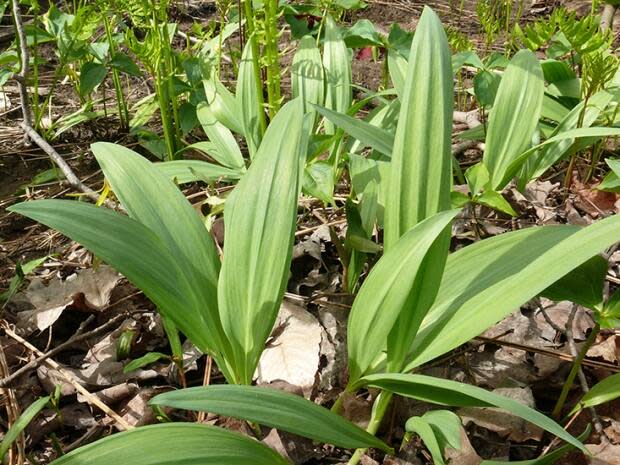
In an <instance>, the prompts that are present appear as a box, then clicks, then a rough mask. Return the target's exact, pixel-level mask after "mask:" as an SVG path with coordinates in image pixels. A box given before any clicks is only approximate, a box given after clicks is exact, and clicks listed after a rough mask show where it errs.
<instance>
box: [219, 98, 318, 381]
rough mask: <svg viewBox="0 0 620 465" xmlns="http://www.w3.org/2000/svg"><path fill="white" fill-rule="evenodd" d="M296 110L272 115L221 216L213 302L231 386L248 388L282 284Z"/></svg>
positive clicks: (296, 150)
mask: <svg viewBox="0 0 620 465" xmlns="http://www.w3.org/2000/svg"><path fill="white" fill-rule="evenodd" d="M302 108H303V104H302V102H301V100H299V99H297V100H293V101H291V102H289V103H287V104H286V105H285V106H284V107H282V109H281V110H280V111H279V112H278V114H277V116H276V118H274V119H273V121H272V122H271V124H270V125H269V128H268V130H267V132H266V133H265V137H264V139H263V143H262V144H261V146H260V148H259V149H258V152H257V153H256V155H255V157H254V160H253V161H252V164H251V165H250V168H249V169H248V171H247V173H246V174H245V175H244V176H243V178H242V179H241V181H240V182H239V184H237V186H236V187H235V189H234V191H233V192H232V194H231V195H230V196H229V197H228V199H227V201H226V206H225V209H224V224H225V229H226V240H225V242H224V263H223V266H222V272H221V274H220V280H219V288H218V298H219V305H220V316H221V319H222V323H223V325H224V329H225V331H226V334H227V335H228V338H229V339H230V342H231V344H232V353H231V354H230V356H229V359H230V360H231V361H234V362H233V364H234V366H235V370H236V376H237V379H236V382H237V383H244V384H249V383H250V382H251V381H252V375H253V374H254V369H255V367H256V364H257V363H258V358H259V357H260V354H261V352H262V350H263V348H264V345H265V341H266V340H267V337H268V336H269V333H270V332H271V329H272V327H273V324H274V322H275V319H276V316H277V314H278V309H279V307H280V303H281V301H282V296H283V293H284V287H285V284H286V280H287V279H288V270H289V266H290V261H291V254H292V245H293V238H294V232H295V224H296V220H297V200H298V197H299V192H300V189H301V175H302V168H301V164H302V163H304V162H305V160H304V157H305V154H306V147H305V145H306V144H305V140H306V138H305V132H304V131H305V130H304V125H303V120H304V118H303V112H302Z"/></svg>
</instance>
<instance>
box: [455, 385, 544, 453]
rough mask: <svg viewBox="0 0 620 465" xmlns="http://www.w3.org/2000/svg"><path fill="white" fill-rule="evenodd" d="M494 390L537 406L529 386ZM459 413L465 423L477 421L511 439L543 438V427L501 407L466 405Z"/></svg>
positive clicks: (480, 424)
mask: <svg viewBox="0 0 620 465" xmlns="http://www.w3.org/2000/svg"><path fill="white" fill-rule="evenodd" d="M493 392H494V393H495V394H499V395H502V396H505V397H508V398H510V399H513V400H516V401H518V402H521V403H522V404H524V405H527V406H528V407H532V408H535V407H536V406H535V402H534V395H533V394H532V391H531V389H530V388H529V387H523V388H520V387H516V388H498V389H494V390H493ZM458 414H459V416H460V417H461V419H462V420H463V424H465V425H467V424H469V423H475V424H476V425H478V426H481V427H483V428H486V429H488V430H490V431H493V432H495V433H497V434H499V435H500V436H501V437H507V438H508V439H509V440H511V441H515V442H524V441H527V440H530V439H534V440H536V441H538V440H540V439H541V438H542V434H543V430H542V429H540V428H539V427H537V426H535V425H532V424H531V423H529V422H527V421H525V420H523V419H522V418H520V417H517V416H515V415H512V414H511V413H509V412H507V411H505V410H502V409H499V408H494V407H482V408H474V407H464V408H462V409H459V411H458Z"/></svg>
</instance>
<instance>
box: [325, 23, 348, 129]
mask: <svg viewBox="0 0 620 465" xmlns="http://www.w3.org/2000/svg"><path fill="white" fill-rule="evenodd" d="M324 25H325V39H324V45H323V69H324V71H325V107H326V108H327V109H329V110H333V111H336V112H339V113H344V112H346V111H347V110H348V109H349V106H351V60H350V58H349V51H348V49H347V46H346V44H345V43H344V40H342V34H341V33H340V29H339V28H338V26H337V25H336V23H335V21H334V20H333V19H332V17H331V16H329V15H328V16H327V17H326V18H325V23H324ZM335 131H336V128H335V126H334V124H333V123H331V122H330V121H326V122H325V133H326V134H334V133H335Z"/></svg>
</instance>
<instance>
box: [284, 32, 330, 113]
mask: <svg viewBox="0 0 620 465" xmlns="http://www.w3.org/2000/svg"><path fill="white" fill-rule="evenodd" d="M291 86H292V90H293V98H297V97H300V98H301V100H302V102H303V104H304V113H310V112H313V111H314V109H313V108H312V107H311V106H310V104H314V105H323V100H324V98H325V96H324V94H325V82H324V76H323V63H322V62H321V52H320V50H319V48H318V47H317V46H316V40H315V39H314V37H312V36H310V35H307V36H304V37H303V38H302V39H301V40H300V41H299V48H298V49H297V52H296V53H295V56H294V57H293V64H292V66H291Z"/></svg>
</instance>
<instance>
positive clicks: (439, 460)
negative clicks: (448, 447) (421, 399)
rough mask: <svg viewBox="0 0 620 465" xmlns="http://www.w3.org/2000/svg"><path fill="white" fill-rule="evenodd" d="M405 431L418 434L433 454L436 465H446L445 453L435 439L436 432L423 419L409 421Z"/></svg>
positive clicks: (416, 418)
mask: <svg viewBox="0 0 620 465" xmlns="http://www.w3.org/2000/svg"><path fill="white" fill-rule="evenodd" d="M405 430H406V431H407V432H410V433H416V434H417V435H418V436H420V438H421V439H422V442H423V443H424V445H425V446H426V448H427V449H428V451H429V452H430V453H431V457H432V458H433V463H434V465H444V464H445V462H444V461H443V451H442V448H441V446H440V445H439V441H437V438H436V437H435V432H434V431H433V428H431V425H429V424H428V423H427V422H426V421H424V419H423V418H422V417H411V418H409V420H407V423H406V425H405Z"/></svg>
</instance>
